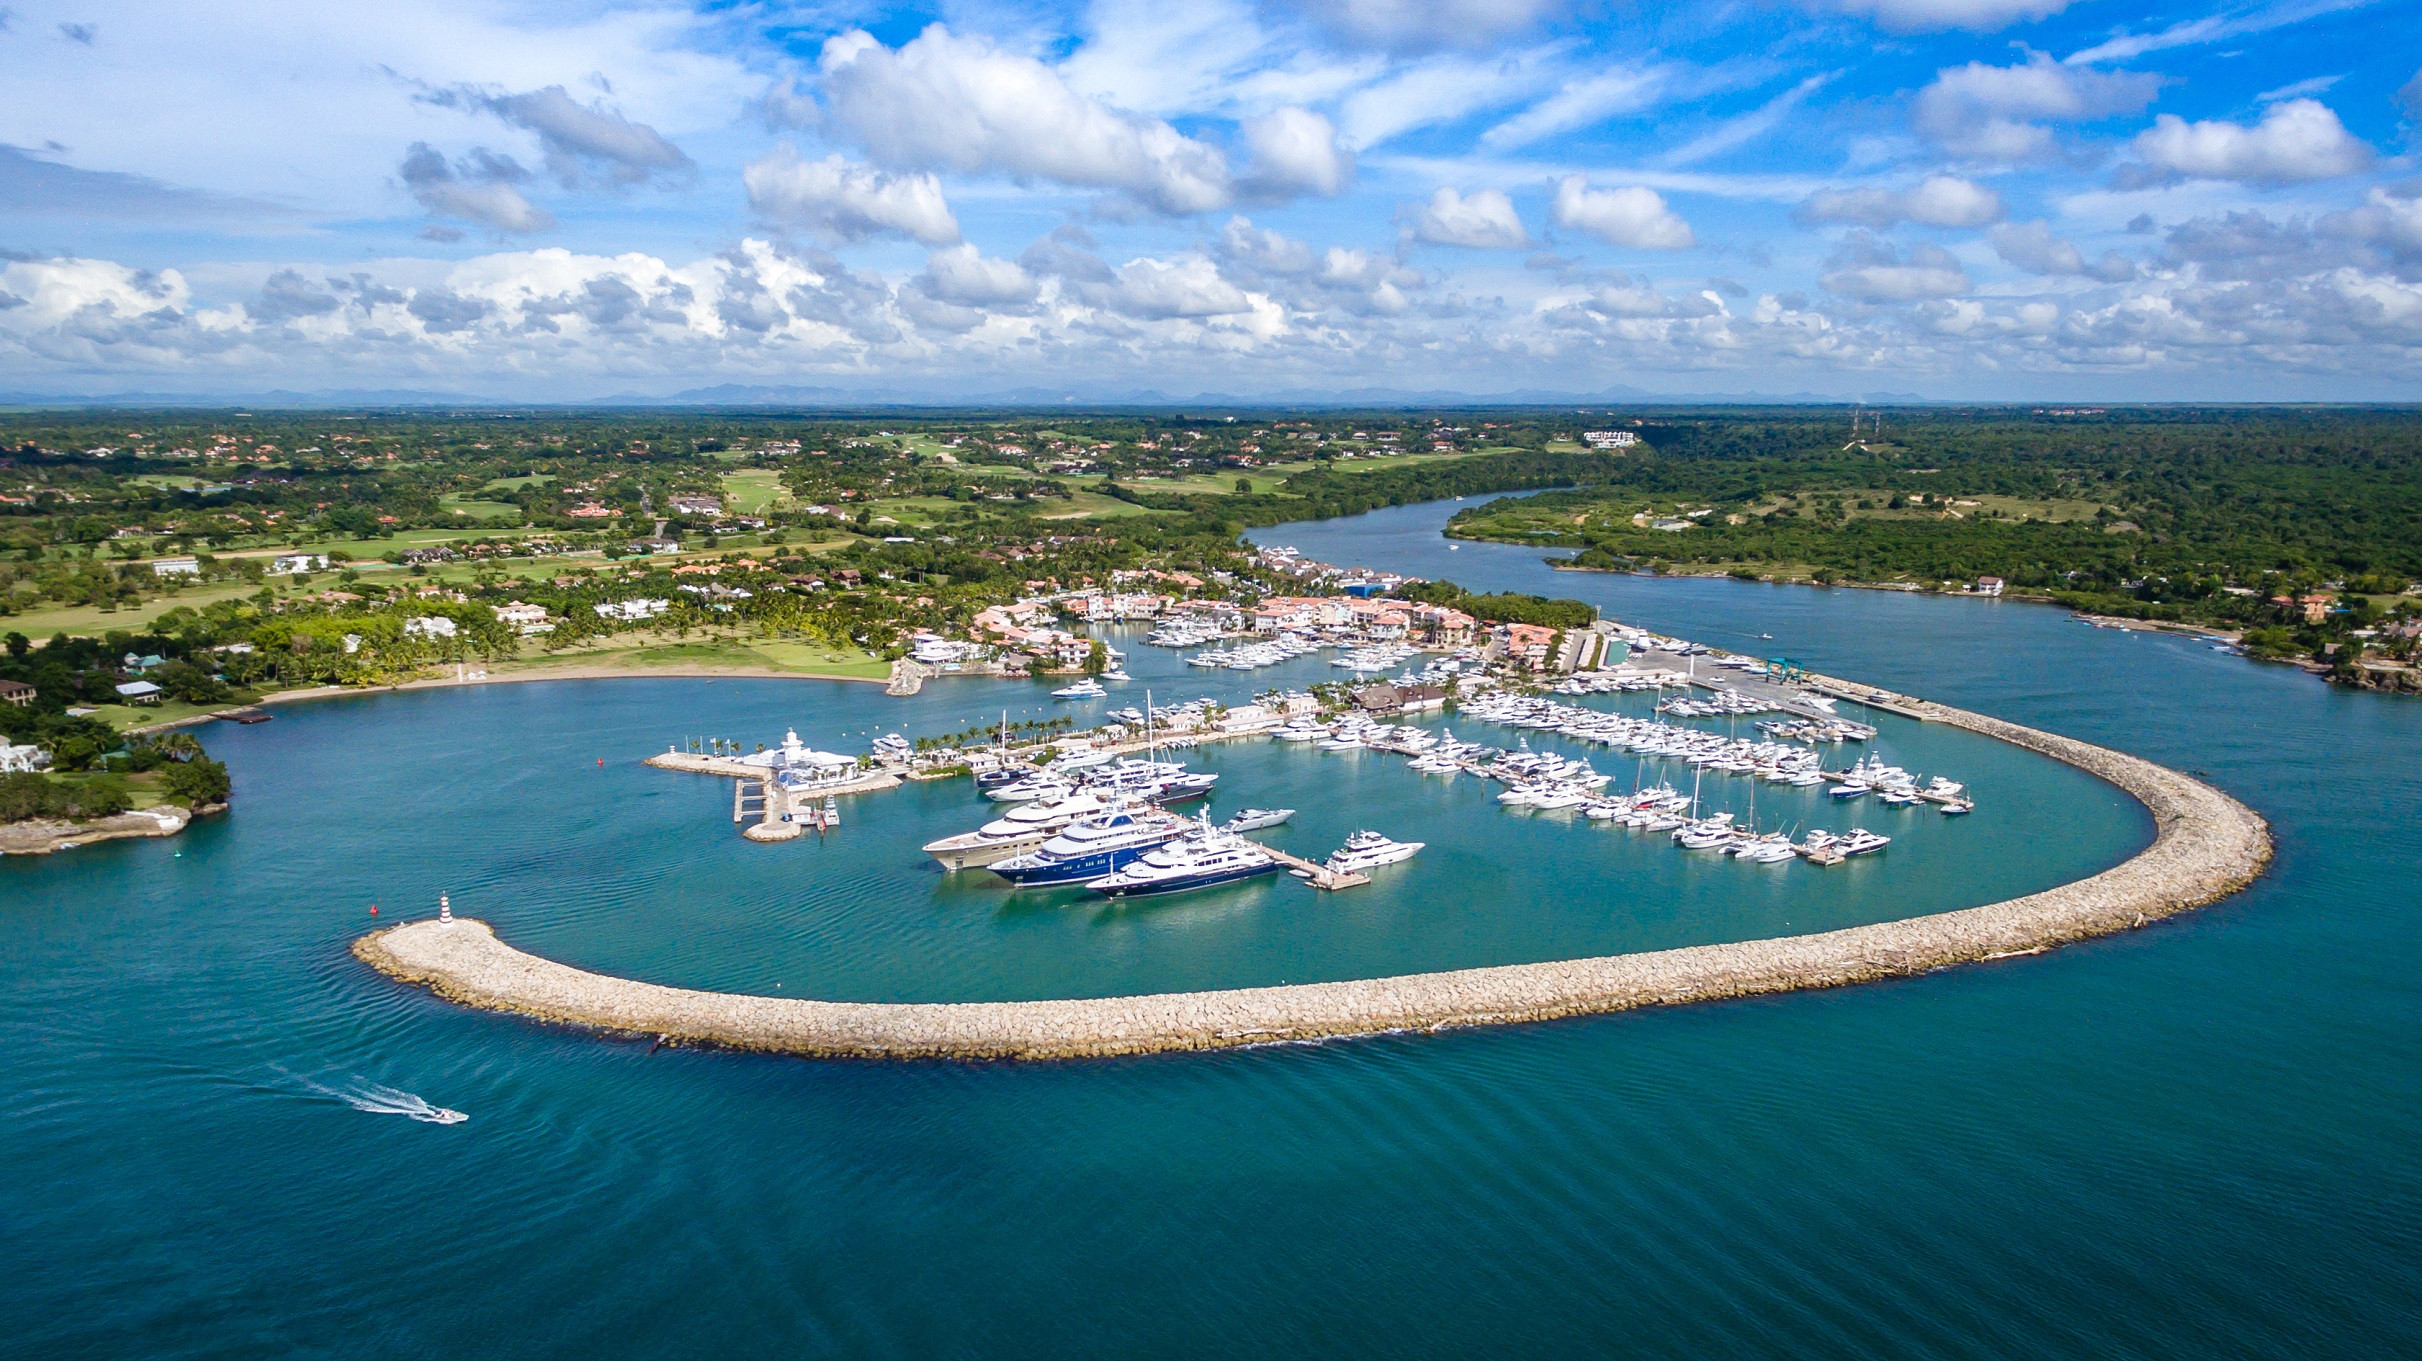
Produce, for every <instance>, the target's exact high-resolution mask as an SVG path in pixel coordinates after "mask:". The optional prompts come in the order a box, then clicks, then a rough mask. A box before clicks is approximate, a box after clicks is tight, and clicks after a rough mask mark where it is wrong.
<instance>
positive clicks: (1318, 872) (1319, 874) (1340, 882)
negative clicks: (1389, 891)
mask: <svg viewBox="0 0 2422 1361" xmlns="http://www.w3.org/2000/svg"><path fill="white" fill-rule="evenodd" d="M1253 844H1254V845H1256V846H1261V843H1260V842H1258V841H1256V842H1254V843H1253ZM1261 848H1262V850H1263V851H1264V852H1266V853H1267V854H1268V855H1269V857H1270V858H1271V859H1273V860H1275V861H1277V862H1278V863H1280V864H1282V865H1284V866H1286V867H1287V868H1289V869H1293V870H1302V871H1303V872H1304V876H1305V880H1304V881H1305V882H1306V883H1309V884H1310V885H1311V886H1312V887H1314V888H1321V889H1327V890H1329V891H1331V892H1335V891H1336V890H1338V889H1341V888H1360V887H1362V886H1363V885H1364V884H1367V883H1369V882H1371V876H1369V875H1367V874H1340V873H1338V872H1337V871H1336V870H1333V869H1330V868H1329V867H1328V866H1326V865H1323V864H1321V863H1319V862H1318V861H1314V860H1306V859H1304V858H1303V857H1302V856H1300V855H1292V854H1289V853H1288V852H1286V851H1282V850H1280V849H1278V848H1277V847H1276V846H1262V847H1261Z"/></svg>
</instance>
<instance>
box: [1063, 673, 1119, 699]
mask: <svg viewBox="0 0 2422 1361" xmlns="http://www.w3.org/2000/svg"><path fill="white" fill-rule="evenodd" d="M1109 693H1110V692H1109V691H1107V690H1105V689H1103V688H1102V683H1101V682H1100V681H1097V680H1095V679H1094V678H1093V677H1091V676H1087V677H1085V678H1084V679H1083V680H1081V681H1078V682H1077V683H1076V684H1074V685H1063V686H1061V687H1060V688H1059V689H1057V690H1054V691H1052V692H1051V697H1052V698H1053V699H1100V698H1102V697H1103V696H1104V695H1107V694H1109Z"/></svg>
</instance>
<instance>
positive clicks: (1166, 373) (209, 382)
mask: <svg viewBox="0 0 2422 1361" xmlns="http://www.w3.org/2000/svg"><path fill="white" fill-rule="evenodd" d="M370 11H375V12H370ZM0 14H4V15H5V23H4V24H0V366H4V367H0V374H4V375H5V376H4V377H0V387H5V388H8V389H12V390H16V391H20V392H57V393H76V392H94V393H99V392H115V391H128V390H144V391H155V392H158V391H171V392H195V393H229V392H256V391H260V390H263V389H267V388H286V389H295V390H309V389H316V388H435V389H444V390H450V391H462V392H474V393H480V394H485V395H492V396H498V397H506V398H524V399H532V400H541V399H544V400H560V399H581V398H588V397H596V396H602V395H607V394H614V393H650V394H653V393H670V392H673V391H676V390H680V389H684V388H690V387H698V386H705V385H712V384H720V383H742V384H766V385H784V386H790V385H796V386H805V387H821V388H831V389H836V390H839V391H843V392H861V393H867V394H881V395H918V396H926V397H934V398H945V399H946V398H948V397H950V396H953V395H955V394H967V395H975V394H982V393H990V392H999V391H1003V390H1007V389H1014V388H1025V387H1041V388H1050V389H1063V390H1069V391H1074V392H1079V393H1087V394H1098V395H1114V394H1118V393H1124V392H1129V391H1135V390H1142V389H1151V390H1156V391H1160V392H1163V393H1167V394H1170V395H1172V396H1178V397H1184V396H1188V395H1191V394H1194V393H1198V392H1206V391H1208V392H1225V393H1234V394H1242V395H1253V394H1259V393H1277V392H1321V391H1336V390H1346V389H1354V388H1371V387H1381V388H1390V389H1398V390H1443V391H1456V392H1465V393H1472V394H1480V395H1485V394H1489V393H1496V392H1509V391H1518V390H1552V391H1563V392H1572V393H1584V392H1594V391H1599V390H1603V389H1607V388H1610V387H1617V386H1621V387H1629V388H1637V389H1642V390H1647V391H1652V392H1659V393H1672V394H1690V393H1721V392H1748V391H1761V392H1792V391H1812V392H1819V393H1826V394H1834V395H1854V394H1861V393H1871V392H1880V391H1890V392H1910V393H1918V394H1922V395H1924V396H1928V397H1940V398H1954V399H1969V398H1974V399H1996V400H2021V401H2024V400H2036V399H2053V398H2078V399H2093V400H2126V399H2131V398H2139V399H2154V400H2172V399H2177V400H2194V399H2212V398H2226V399H2265V400H2268V399H2306V400H2325V399H2364V400H2382V399H2386V400H2416V399H2422V165H2418V164H2417V153H2422V4H2416V3H2413V2H2412V0H2406V2H2405V3H2396V2H2393V0H2383V2H2381V3H2368V4H2367V3H2352V2H2348V3H2332V2H2330V0H2305V3H2287V4H2268V5H2264V4H2253V5H2246V6H2242V7H2236V8H2219V7H2192V8H2190V7H2172V8H2168V9H2163V10H2154V11H2149V10H2147V9H2146V8H2145V7H2142V6H2137V5H2120V4H2115V3H2104V2H2101V0H2079V2H2077V3H2064V0H1762V2H1760V3H1685V4H1679V5H1672V6H1644V5H1637V4H1620V3H1609V4H1588V3H1584V4H1580V5H1572V4H1549V3H1543V2H1541V0H1305V2H1304V3H1297V4H1286V5H1281V4H1256V3H1253V2H1252V0H1198V2H1197V3H1189V4H1182V5H1181V4H1138V3H1096V4H1074V5H1059V6H1052V5H1013V4H990V3H983V4H968V5H942V6H939V7H930V6H929V7H907V8H899V7H881V8H874V7H859V6H851V5H830V6H811V5H783V4H712V5H700V6H681V5H664V4H646V5H626V4H616V3H606V2H604V0H599V2H598V3H586V4H583V3H567V4H554V5H544V6H536V5H517V4H511V3H391V4H385V5H379V6H345V7H336V6H328V5H325V4H306V3H300V2H299V0H254V2H253V3H247V4H244V5H240V6H237V5H198V6H197V5H191V4H165V3H147V0H113V3H111V4H109V5H106V6H102V5H94V4H91V3H89V0H68V2H67V3H47V2H46V0H9V3H8V7H7V8H6V9H5V10H0Z"/></svg>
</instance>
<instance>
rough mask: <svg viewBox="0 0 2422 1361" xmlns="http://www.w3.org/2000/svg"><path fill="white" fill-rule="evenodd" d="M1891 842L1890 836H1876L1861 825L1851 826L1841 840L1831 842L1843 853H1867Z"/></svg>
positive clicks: (1878, 849) (1882, 847)
mask: <svg viewBox="0 0 2422 1361" xmlns="http://www.w3.org/2000/svg"><path fill="white" fill-rule="evenodd" d="M1891 844H1892V838H1891V837H1888V836H1878V835H1876V834H1875V833H1873V832H1870V831H1868V830H1867V829H1865V828H1863V827H1853V828H1851V829H1850V830H1849V832H1848V833H1846V834H1844V836H1843V837H1842V839H1841V840H1839V841H1836V842H1835V843H1833V848H1834V849H1835V850H1837V851H1840V852H1841V853H1842V854H1844V855H1867V854H1869V853H1871V852H1874V851H1880V850H1882V849H1884V848H1885V847H1886V846H1889V845H1891Z"/></svg>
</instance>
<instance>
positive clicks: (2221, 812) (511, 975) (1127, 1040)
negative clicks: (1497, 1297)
mask: <svg viewBox="0 0 2422 1361" xmlns="http://www.w3.org/2000/svg"><path fill="white" fill-rule="evenodd" d="M1909 703H1910V707H1911V708H1912V709H1915V710H1920V711H1922V713H1923V716H1924V717H1925V718H1927V719H1929V720H1931V721H1934V722H1939V723H1945V724H1949V725H1954V726H1958V727H1963V728H1967V729H1970V730H1972V731H1975V732H1979V733H1982V734H1985V735H1987V736H1991V737H1995V738H1998V739H2000V740H2003V741H2006V742H2011V743H2013V744H2016V745H2018V746H2022V747H2026V748H2028V749H2030V750H2033V751H2037V752H2040V753H2042V754H2045V755H2048V756H2051V757H2054V758H2055V759H2058V760H2061V761H2064V762H2067V763H2068V764H2070V765H2072V766H2076V767H2078V768H2080V769H2083V770H2085V771H2088V772H2090V773H2092V774H2094V775H2097V776H2099V777H2101V778H2103V779H2105V780H2107V781H2109V782H2111V783H2112V784H2114V785H2116V786H2118V787H2119V788H2121V789H2123V790H2125V791H2127V792H2128V793H2129V794H2130V795H2132V796H2134V797H2135V798H2136V799H2137V800H2139V801H2140V802H2141V803H2143V804H2144V806H2145V807H2146V808H2147V809H2148V810H2150V812H2151V813H2152V815H2153V818H2154V821H2155V825H2156V833H2155V836H2154V839H2153V842H2152V844H2151V845H2149V846H2148V847H2146V848H2145V849H2144V850H2143V851H2142V852H2140V853H2139V854H2137V855H2136V856H2135V857H2133V858H2131V859H2129V860H2128V861H2126V862H2124V863H2122V864H2120V865H2117V866H2115V867H2113V868H2112V869H2110V870H2107V871H2105V872H2103V873H2101V874H2097V875H2094V876H2092V877H2090V878H2087V879H2083V880H2079V881H2077V882H2075V883H2070V884H2065V885H2061V886H2060V887H2057V888H2054V889H2050V890H2047V891H2045V892H2041V893H2035V894H2029V895H2027V896H2025V897H2021V898H2014V899H2010V900H2008V901H2005V902H1999V903H1993V904H1988V905H1986V906H1982V907H1975V908H1968V909H1964V910H1961V911H1955V912H1945V913H1939V914H1933V915H1929V916H1923V917H1913V918H1908V919H1904V920H1901V921H1893V922H1883V923H1877V924H1875V925H1870V926H1860V927H1854V928H1849V929H1845V930H1838V931H1829V932H1823V933H1818V934H1811V935H1803V936H1790V937H1779V938H1774V939H1768V940H1756V941H1743V942H1736V943H1730V944H1720V945H1701V946H1691V947H1686V948H1682V949H1673V950H1662V951H1653V952H1645V953H1637V954H1626V955H1613V956H1605V957H1599V958H1591V959H1573V960H1561V961H1553V962H1547V963H1537V964H1518V965H1506V966H1498V967H1491V968H1478V969H1464V970H1455V971H1448V972H1438V973H1425V974H1410V975H1400V976H1396V977H1390V978H1378V979H1365V980H1356V981H1346V982H1333V983H1315V984H1299V985H1291V986H1279V987H1262V988H1240V989H1230V990H1222V991H1209V992H1182V993H1156V994H1147V995H1139V996H1129V997H1105V998H1086V999H1073V1000H1063V1001H1028V1002H973V1003H853V1002H820V1001H810V1000H804V999H793V998H774V997H758V996H747V995H740V994H729V993H713V992H703V991H696V990H691V989H683V988H670V987H663V986H659V985H655V984H649V983H641V982H636V981H632V980H628V979H620V978H611V977H606V976H602V975H598V974H593V973H587V972H584V971H582V970H578V969H573V968H570V967H568V966H565V965H561V964H557V963H554V962H553V961H550V960H546V959H542V958H539V957H537V956H534V955H530V954H527V953H524V952H522V951H519V950H516V949H514V948H512V947H511V946H509V945H507V944H505V943H504V942H503V941H501V940H498V939H497V938H496V936H495V934H494V933H493V932H492V931H491V930H490V929H489V928H488V927H487V926H486V925H485V924H484V923H480V922H476V921H469V920H460V921H456V922H453V923H438V922H434V921H422V922H414V923H410V924H407V925H403V926H398V927H393V928H389V929H387V930H384V931H380V932H376V933H373V934H371V935H368V936H365V937H363V938H361V939H360V940H358V941H357V942H355V945H354V953H355V954H356V955H357V956H359V957H360V958H361V959H363V960H364V961H365V962H367V963H369V964H370V965H372V966H373V967H375V968H378V969H379V970H381V971H383V972H385V973H387V974H389V975H391V976H393V977H395V978H397V979H399V980H402V981H405V982H409V983H416V984H420V985H423V986H427V987H429V988H430V989H432V990H433V991H435V992H437V993H438V994H440V995H441V996H444V997H447V998H450V999H452V1000H454V1001H457V1002H460V1003H463V1004H465V1005H470V1006H477V1007H484V1008H488V1009H491V1010H498V1011H508V1012H515V1013H519V1014H522V1015H526V1016H531V1017H534V1018H538V1019H541V1020H547V1021H552V1022H559V1023H565V1024H572V1025H580V1026H587V1027H592V1028H595V1029H598V1030H602V1031H607V1032H612V1033H620V1034H629V1035H644V1036H652V1037H656V1038H658V1039H660V1040H663V1041H666V1042H672V1043H686V1044H703V1045H714V1046H721V1047H728V1048H736V1049H747V1050H757V1051H764V1052H776V1053H789V1054H799V1055H808V1056H819V1057H858V1058H946V1059H1066V1058H1082V1057H1100V1056H1111V1055H1122V1054H1142V1053H1154V1052H1163V1051H1173V1050H1192V1049H1214V1048H1225V1047H1233V1046H1239V1045H1250V1044H1265V1043H1277V1042H1286V1041H1303V1040H1316V1039H1325V1038H1333V1037H1340V1036H1350V1035H1363V1034H1374V1033H1381V1032H1388V1031H1402V1030H1428V1029H1445V1028H1450V1027H1460V1026H1473V1025H1491V1024H1505V1023H1512V1022H1522V1021H1538V1020H1548V1019H1553V1018H1558V1017H1568V1016H1580V1015H1588V1014H1594V1013H1603V1012H1611V1011H1622V1010H1628V1009H1632V1008H1637V1007H1647V1006H1661V1005H1673V1004H1679V1003H1688V1002H1704V1001H1714V1000H1719V999H1723V998H1731V997H1745V996H1754V995H1760V994H1767V993H1776V992H1786V991H1793V990H1797V989H1802V988H1817V987H1838V986H1843V985H1847V984H1852V983H1861V982H1868V981H1873V980H1878V979H1885V978H1892V977H1898V976H1906V975H1910V974H1917V973H1923V972H1927V971H1930V970H1933V969H1939V968H1945V967H1948V966H1951V965H1956V964H1962V963H1969V962H1975V961H1979V960H1990V959H1999V958H2005V957H2009V956H2012V955H2020V954H2027V953H2032V952H2035V951H2040V950H2044V949H2048V948H2051V947H2054V946H2058V945H2063V944H2067V943H2070V942H2073V941H2079V940H2085V939H2089V938H2092V937H2096V936H2102V935H2108V934H2111V933H2114V932H2118V931H2125V930H2129V929H2132V928H2134V927H2139V926H2143V925H2146V924H2148V923H2150V922H2153V921H2157V920H2160V919H2162V918H2164V917H2168V916H2172V915H2175V914H2177V913H2180V912H2184V911H2188V910H2191V909H2193V908H2195V907H2199V906H2202V905H2204V904H2206V903H2210V902H2213V901H2215V900H2217V899H2220V898H2223V897H2226V896H2227V895H2229V894H2230V893H2233V892H2235V891H2237V890H2238V889H2240V888H2242V887H2244V886H2245V885H2246V884H2248V883H2250V882H2251V881H2252V880H2253V879H2254V878H2255V877H2256V876H2257V875H2259V874H2260V873H2261V872H2262V869H2263V867H2264V865H2265V864H2266V863H2267V862H2268V861H2269V858H2270V855H2271V839H2270V834H2269V829H2268V827H2267V825H2266V824H2265V823H2264V822H2263V820H2262V819H2261V818H2260V817H2258V816H2257V815H2255V814H2254V813H2253V812H2252V811H2251V810H2250V809H2248V808H2246V807H2245V806H2244V805H2242V804H2240V803H2238V802H2237V801H2236V800H2235V799H2232V798H2230V797H2229V796H2227V795H2225V794H2223V793H2221V792H2220V791H2218V790H2216V789H2213V788H2211V787H2210V786H2208V785H2205V784H2203V783H2202V782H2200V781H2198V780H2194V779H2191V778H2189V777H2188V776H2186V775H2183V774H2180V773H2178V772H2176V771H2173V770H2169V769H2166V768H2164V767H2162V766H2158V765H2155V764H2153V763H2151V762H2148V761H2144V760H2141V759H2139V758H2137V757H2133V756H2128V755H2125V754H2123V753H2120V752H2115V751H2111V750H2108V749H2106V748H2102V747H2097V746H2094V745H2091V744H2089V743H2085V742H2080V741H2076V740H2074V739H2071V738H2066V737H2061V736H2058V735H2056V734H2052V733H2047V732H2042V731H2038V730H2036V729H2031V728H2026V727H2022V726H2020V725H2017V724H2013V723H2007V722H2003V721H2001V720H1998V719H1994V718H1990V717H1987V716H1985V715H1981V714H1975V713H1970V712H1966V711H1963V710H1958V709H1951V708H1947V707H1943V706H1938V705H1932V704H1925V703H1922V702H1916V701H1911V702H1909Z"/></svg>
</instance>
